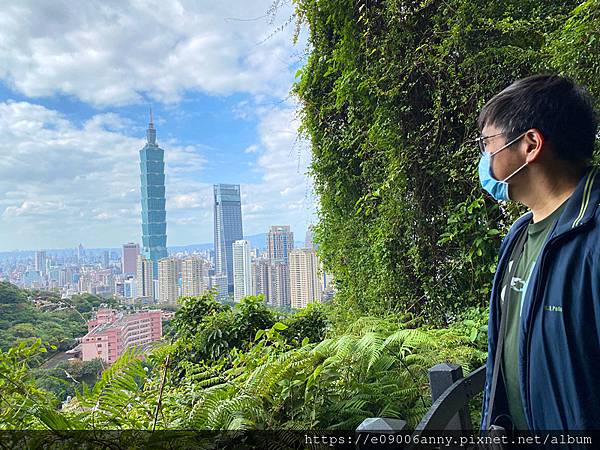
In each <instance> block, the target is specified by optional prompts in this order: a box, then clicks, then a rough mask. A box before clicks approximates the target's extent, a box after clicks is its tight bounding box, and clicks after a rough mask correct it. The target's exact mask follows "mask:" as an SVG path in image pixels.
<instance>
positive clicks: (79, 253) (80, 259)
mask: <svg viewBox="0 0 600 450" xmlns="http://www.w3.org/2000/svg"><path fill="white" fill-rule="evenodd" d="M84 260H85V250H84V249H83V245H82V244H79V245H78V246H77V262H78V263H79V264H83V262H84Z"/></svg>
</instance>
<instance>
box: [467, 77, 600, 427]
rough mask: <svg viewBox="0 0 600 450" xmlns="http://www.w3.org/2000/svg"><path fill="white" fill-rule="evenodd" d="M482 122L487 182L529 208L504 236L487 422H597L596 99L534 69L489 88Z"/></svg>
mask: <svg viewBox="0 0 600 450" xmlns="http://www.w3.org/2000/svg"><path fill="white" fill-rule="evenodd" d="M478 125H479V128H480V130H481V133H482V134H481V136H480V137H479V138H478V139H477V140H478V141H479V144H480V150H481V151H482V157H481V160H480V164H479V176H480V180H481V184H482V186H483V188H484V189H485V190H486V191H488V192H489V193H490V194H491V195H492V196H493V197H494V198H495V199H497V200H509V199H510V200H513V201H517V202H520V203H522V204H524V205H526V206H527V207H528V208H529V210H530V211H529V212H528V213H527V214H525V215H524V216H522V217H521V218H520V219H518V220H517V221H516V222H515V223H514V224H513V226H512V227H511V229H510V231H509V232H508V234H507V235H506V237H505V239H504V240H503V242H502V244H501V247H500V255H499V261H498V268H497V271H496V275H495V277H494V282H493V286H492V294H491V302H490V317H489V327H488V359H487V367H486V368H487V374H486V387H485V392H484V402H483V415H482V422H481V427H482V430H487V429H489V427H490V425H499V426H502V427H504V428H506V429H509V430H510V429H517V430H567V429H568V430H581V429H600V383H599V382H598V380H599V378H600V207H599V205H598V204H599V203H600V174H598V170H597V169H596V168H594V167H592V166H591V165H590V163H591V159H592V153H593V151H594V143H595V138H596V132H597V127H598V123H597V118H596V115H595V113H594V110H593V107H592V100H591V98H590V96H589V95H588V94H587V93H586V91H585V90H583V89H582V88H581V87H579V86H577V85H576V84H574V83H573V82H572V81H571V80H569V79H567V78H564V77H560V76H554V75H535V76H532V77H528V78H525V79H522V80H519V81H516V82H515V83H513V84H512V85H511V86H509V87H508V88H506V89H505V90H503V91H502V92H500V93H499V94H497V95H496V96H494V97H493V98H492V99H491V100H490V101H489V102H488V103H487V104H486V105H485V106H484V108H483V109H482V111H481V114H480V116H479V119H478ZM503 313H504V315H503ZM502 317H504V323H502V319H501V318H502ZM501 326H502V328H503V330H501ZM501 331H503V332H501ZM497 352H498V353H497ZM494 369H495V370H494ZM494 378H495V379H496V380H494ZM494 384H495V389H492V387H493V385H494Z"/></svg>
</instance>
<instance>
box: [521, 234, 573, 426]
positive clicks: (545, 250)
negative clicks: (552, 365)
mask: <svg viewBox="0 0 600 450" xmlns="http://www.w3.org/2000/svg"><path fill="white" fill-rule="evenodd" d="M577 228H579V227H577ZM577 228H575V229H572V230H569V231H567V232H565V233H563V234H560V235H558V236H554V237H552V238H551V239H550V240H548V242H546V245H544V247H543V248H542V254H541V255H540V257H541V260H540V270H539V275H538V278H537V280H536V284H535V287H534V290H533V295H532V296H531V306H530V310H531V314H530V320H529V323H528V324H527V343H526V346H525V360H526V362H527V364H526V369H525V393H526V399H525V401H526V402H527V419H528V422H529V423H528V426H529V429H530V430H532V428H533V427H532V424H533V416H532V414H531V393H530V389H529V367H530V366H531V364H530V361H529V353H530V348H531V335H532V332H531V331H532V328H533V319H534V317H533V311H534V308H535V307H536V305H537V301H536V300H537V297H538V292H539V287H540V286H541V284H542V281H543V280H544V262H545V260H546V256H547V255H548V251H549V249H550V247H551V246H552V245H553V244H554V243H555V242H557V241H558V240H560V239H562V238H563V237H565V236H568V235H570V234H571V233H572V232H573V231H576V230H577Z"/></svg>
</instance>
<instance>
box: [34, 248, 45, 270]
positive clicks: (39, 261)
mask: <svg viewBox="0 0 600 450" xmlns="http://www.w3.org/2000/svg"><path fill="white" fill-rule="evenodd" d="M34 265H35V270H37V271H38V272H39V273H40V274H41V275H46V252H45V251H43V250H40V251H37V252H35V264H34Z"/></svg>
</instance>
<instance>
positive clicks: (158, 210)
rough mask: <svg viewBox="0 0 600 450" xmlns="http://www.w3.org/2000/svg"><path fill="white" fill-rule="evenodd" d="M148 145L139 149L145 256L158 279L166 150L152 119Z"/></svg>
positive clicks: (164, 224)
mask: <svg viewBox="0 0 600 450" xmlns="http://www.w3.org/2000/svg"><path fill="white" fill-rule="evenodd" d="M146 139H147V142H146V145H145V146H144V148H142V149H141V150H140V171H141V175H140V179H141V194H142V252H141V253H142V256H143V257H144V258H147V259H150V260H152V263H153V264H152V266H153V267H152V268H153V271H152V272H153V273H152V277H153V278H154V279H157V278H158V260H159V259H161V258H166V257H167V256H168V254H167V217H166V216H167V213H166V211H165V203H166V201H165V163H164V153H165V152H164V150H163V149H162V148H160V147H159V146H158V144H157V143H156V130H155V129H154V123H153V122H152V111H150V123H149V124H148V130H147V131H146Z"/></svg>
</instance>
